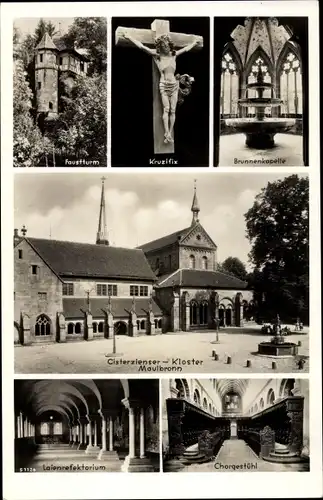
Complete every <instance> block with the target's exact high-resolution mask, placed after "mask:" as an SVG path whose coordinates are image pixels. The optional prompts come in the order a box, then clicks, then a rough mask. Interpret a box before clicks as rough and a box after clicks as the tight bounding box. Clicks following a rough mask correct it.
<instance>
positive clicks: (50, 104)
mask: <svg viewBox="0 0 323 500" xmlns="http://www.w3.org/2000/svg"><path fill="white" fill-rule="evenodd" d="M49 109H53V103H52V102H50V101H49Z"/></svg>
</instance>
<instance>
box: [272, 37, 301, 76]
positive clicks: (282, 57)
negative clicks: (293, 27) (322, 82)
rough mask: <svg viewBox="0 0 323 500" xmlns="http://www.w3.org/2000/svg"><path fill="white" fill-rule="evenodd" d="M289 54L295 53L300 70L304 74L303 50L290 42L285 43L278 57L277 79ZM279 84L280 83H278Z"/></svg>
mask: <svg viewBox="0 0 323 500" xmlns="http://www.w3.org/2000/svg"><path fill="white" fill-rule="evenodd" d="M289 52H293V53H294V55H295V56H296V57H297V59H298V60H299V63H300V68H301V72H303V64H302V54H301V48H300V46H299V45H298V43H296V42H290V41H289V40H288V41H287V42H286V43H285V45H284V47H283V49H282V51H281V53H280V54H279V56H278V59H277V63H276V73H277V79H278V78H279V75H280V73H281V71H282V66H283V64H284V61H285V59H286V57H287V55H288V53H289ZM277 83H278V82H277Z"/></svg>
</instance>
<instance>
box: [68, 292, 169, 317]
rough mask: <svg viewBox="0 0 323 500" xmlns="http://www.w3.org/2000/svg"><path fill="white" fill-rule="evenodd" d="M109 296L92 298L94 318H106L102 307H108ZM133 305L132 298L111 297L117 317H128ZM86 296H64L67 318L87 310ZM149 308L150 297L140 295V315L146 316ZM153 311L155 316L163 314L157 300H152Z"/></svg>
mask: <svg viewBox="0 0 323 500" xmlns="http://www.w3.org/2000/svg"><path fill="white" fill-rule="evenodd" d="M107 307H108V298H107V297H104V298H103V297H99V298H92V299H90V308H91V313H92V316H93V318H94V319H95V318H104V313H103V311H102V309H107ZM131 307H132V299H131V298H122V297H111V309H112V314H113V316H114V317H115V318H127V317H128V316H129V311H130V310H131ZM86 308H87V303H86V298H84V299H80V298H73V297H68V298H63V311H64V314H65V317H66V318H69V319H77V318H81V317H82V311H81V309H83V310H86ZM148 309H149V298H146V297H139V298H136V300H135V310H136V314H137V316H138V317H144V316H146V314H147V311H148ZM152 311H153V313H154V315H155V316H161V315H162V312H161V310H160V308H159V307H158V305H157V304H156V302H155V301H154V300H153V301H152Z"/></svg>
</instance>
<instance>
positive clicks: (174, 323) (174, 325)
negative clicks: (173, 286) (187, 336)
mask: <svg viewBox="0 0 323 500" xmlns="http://www.w3.org/2000/svg"><path fill="white" fill-rule="evenodd" d="M170 319H171V325H170V326H171V331H172V332H179V331H180V304H179V293H178V292H175V291H173V297H172V308H171V318H170Z"/></svg>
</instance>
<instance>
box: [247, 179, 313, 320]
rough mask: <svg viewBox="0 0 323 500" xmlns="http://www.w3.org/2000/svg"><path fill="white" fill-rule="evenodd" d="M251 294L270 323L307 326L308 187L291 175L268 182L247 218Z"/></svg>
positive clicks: (302, 180) (304, 182)
mask: <svg viewBox="0 0 323 500" xmlns="http://www.w3.org/2000/svg"><path fill="white" fill-rule="evenodd" d="M245 219H246V225H247V237H248V239H249V241H250V243H251V245H252V248H251V252H250V254H249V258H250V261H251V262H252V263H253V264H254V266H255V269H254V276H253V279H254V286H255V294H256V295H258V297H262V299H261V302H262V309H263V311H266V314H267V315H270V316H271V317H273V316H275V315H276V314H277V313H279V314H280V316H281V317H282V318H284V317H285V319H288V320H295V319H296V317H297V316H300V317H302V319H303V321H308V307H309V182H308V178H307V177H298V175H291V176H288V177H285V178H284V179H283V180H279V181H276V182H269V183H268V185H267V186H266V187H265V188H263V189H262V190H261V192H260V193H259V194H258V195H257V196H256V199H255V202H254V204H253V206H252V207H251V208H250V210H248V212H247V213H246V214H245Z"/></svg>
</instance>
